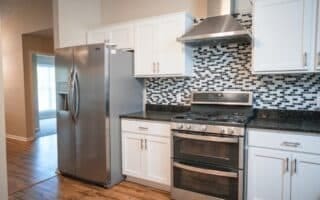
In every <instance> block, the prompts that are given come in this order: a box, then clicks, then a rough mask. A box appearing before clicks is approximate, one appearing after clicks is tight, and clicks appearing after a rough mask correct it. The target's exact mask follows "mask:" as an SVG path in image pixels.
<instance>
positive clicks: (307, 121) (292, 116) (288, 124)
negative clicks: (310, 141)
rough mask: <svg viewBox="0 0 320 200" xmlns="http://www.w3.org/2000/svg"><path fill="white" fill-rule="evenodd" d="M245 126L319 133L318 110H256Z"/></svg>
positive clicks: (319, 113)
mask: <svg viewBox="0 0 320 200" xmlns="http://www.w3.org/2000/svg"><path fill="white" fill-rule="evenodd" d="M247 127H248V128H262V129H274V130H285V131H295V132H310V133H318V134H320V112H319V111H285V110H256V117H255V118H254V119H252V120H251V121H250V122H249V124H248V125H247Z"/></svg>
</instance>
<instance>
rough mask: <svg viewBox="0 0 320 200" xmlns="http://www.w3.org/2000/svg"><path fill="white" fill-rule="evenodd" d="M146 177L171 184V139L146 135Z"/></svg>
mask: <svg viewBox="0 0 320 200" xmlns="http://www.w3.org/2000/svg"><path fill="white" fill-rule="evenodd" d="M146 141H147V145H146V146H145V149H146V160H147V163H146V166H147V167H146V177H147V178H148V179H149V180H150V181H154V182H157V183H161V184H164V185H170V176H171V166H170V139H169V138H163V137H154V136H147V137H146Z"/></svg>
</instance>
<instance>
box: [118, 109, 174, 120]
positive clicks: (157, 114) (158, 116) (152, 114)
mask: <svg viewBox="0 0 320 200" xmlns="http://www.w3.org/2000/svg"><path fill="white" fill-rule="evenodd" d="M176 114H179V113H177V112H164V111H147V112H138V113H130V114H126V115H121V116H120V117H121V118H129V119H142V120H154V121H168V122H170V121H171V118H172V117H173V116H174V115H176Z"/></svg>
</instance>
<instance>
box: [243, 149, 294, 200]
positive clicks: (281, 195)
mask: <svg viewBox="0 0 320 200" xmlns="http://www.w3.org/2000/svg"><path fill="white" fill-rule="evenodd" d="M290 156H291V155H290V153H287V152H282V151H275V150H268V149H259V148H254V147H250V148H249V158H248V198H247V199H248V200H271V199H272V200H289V199H290V164H289V161H290V158H291V157H290Z"/></svg>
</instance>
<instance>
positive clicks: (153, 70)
mask: <svg viewBox="0 0 320 200" xmlns="http://www.w3.org/2000/svg"><path fill="white" fill-rule="evenodd" d="M152 72H153V73H154V74H155V73H156V63H155V62H153V63H152Z"/></svg>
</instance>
